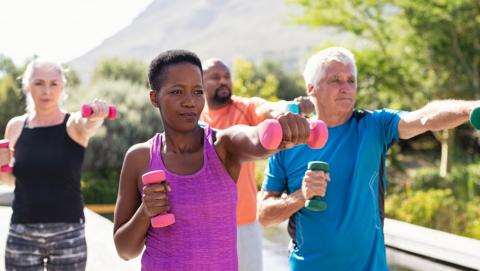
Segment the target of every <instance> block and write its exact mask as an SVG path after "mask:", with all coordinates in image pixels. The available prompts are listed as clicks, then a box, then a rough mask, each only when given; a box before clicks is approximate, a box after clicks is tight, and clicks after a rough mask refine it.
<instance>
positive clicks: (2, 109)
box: [0, 75, 25, 138]
mask: <svg viewBox="0 0 480 271" xmlns="http://www.w3.org/2000/svg"><path fill="white" fill-rule="evenodd" d="M23 97H24V96H23V95H22V93H21V91H20V89H19V88H18V84H17V82H16V81H15V80H14V79H13V78H12V76H11V75H5V76H4V77H3V78H2V79H0V138H3V135H4V134H5V127H6V126H7V122H8V120H10V119H11V118H13V117H15V116H17V115H21V114H23V113H24V112H25V101H24V98H23Z"/></svg>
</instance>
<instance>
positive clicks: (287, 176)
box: [263, 109, 400, 271]
mask: <svg viewBox="0 0 480 271" xmlns="http://www.w3.org/2000/svg"><path fill="white" fill-rule="evenodd" d="M399 120H400V117H399V115H398V113H397V112H395V111H392V110H388V109H383V110H376V111H355V112H354V114H353V116H352V117H351V118H350V119H349V120H348V121H347V122H345V123H344V124H342V125H340V126H337V127H333V128H329V129H328V133H329V137H328V142H327V144H326V145H325V147H324V148H322V149H319V150H314V149H310V148H309V147H308V146H307V145H300V146H297V147H295V148H292V149H288V150H284V151H281V152H279V153H277V154H275V155H274V156H272V157H270V159H269V161H268V167H267V169H266V176H265V181H264V183H263V189H265V190H268V191H273V192H283V191H286V193H288V194H290V193H293V192H295V191H297V190H299V189H301V185H302V179H303V176H304V175H305V171H306V170H307V164H308V162H310V161H325V162H327V163H329V165H330V183H329V184H328V187H327V193H326V196H325V198H324V200H325V201H326V202H327V210H325V211H323V212H313V211H310V210H308V209H306V208H302V209H300V210H299V211H298V212H297V213H295V214H294V215H292V216H291V217H290V220H289V226H288V231H289V234H290V237H291V238H292V246H291V248H290V267H291V270H302V271H309V270H315V271H317V270H328V271H330V270H335V271H343V270H345V271H347V270H348V271H351V270H359V271H362V270H364V271H377V270H381V271H383V270H388V265H387V260H386V254H385V243H384V239H383V226H382V223H383V221H382V218H381V215H380V209H379V201H378V199H379V182H382V185H383V187H385V176H386V175H385V170H384V169H383V167H384V164H385V155H386V152H387V149H388V147H389V146H390V145H391V144H392V143H393V141H397V140H398V122H399ZM380 196H382V195H380ZM382 198H383V197H382Z"/></svg>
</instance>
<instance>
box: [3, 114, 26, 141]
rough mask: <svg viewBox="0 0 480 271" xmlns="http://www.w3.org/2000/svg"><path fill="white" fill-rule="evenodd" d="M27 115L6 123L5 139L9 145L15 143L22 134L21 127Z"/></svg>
mask: <svg viewBox="0 0 480 271" xmlns="http://www.w3.org/2000/svg"><path fill="white" fill-rule="evenodd" d="M26 118H27V115H22V116H16V117H13V118H12V119H10V120H9V121H8V123H7V127H5V138H7V139H8V140H10V142H11V144H12V145H14V143H15V142H16V141H17V139H18V137H19V136H20V134H21V133H22V129H23V125H24V123H25V120H26Z"/></svg>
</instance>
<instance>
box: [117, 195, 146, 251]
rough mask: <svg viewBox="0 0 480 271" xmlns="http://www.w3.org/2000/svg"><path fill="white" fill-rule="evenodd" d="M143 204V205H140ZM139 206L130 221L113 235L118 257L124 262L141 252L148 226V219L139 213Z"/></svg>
mask: <svg viewBox="0 0 480 271" xmlns="http://www.w3.org/2000/svg"><path fill="white" fill-rule="evenodd" d="M142 204H143V203H142ZM141 209H142V206H140V207H139V208H138V209H137V211H136V212H135V214H134V215H133V216H132V218H131V219H130V220H128V221H127V222H126V223H125V224H123V225H122V226H120V227H119V228H118V229H117V230H116V231H115V233H114V242H115V247H116V249H117V253H118V255H119V256H120V257H121V258H122V259H124V260H130V259H133V258H136V257H137V256H139V255H140V253H142V251H143V247H144V245H145V236H146V234H147V231H148V228H149V226H150V217H148V216H147V215H146V214H145V213H143V212H142V211H141Z"/></svg>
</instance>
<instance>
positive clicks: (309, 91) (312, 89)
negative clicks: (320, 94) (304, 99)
mask: <svg viewBox="0 0 480 271" xmlns="http://www.w3.org/2000/svg"><path fill="white" fill-rule="evenodd" d="M314 92H315V88H314V87H313V85H312V84H308V85H307V94H308V96H313V93H314Z"/></svg>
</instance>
